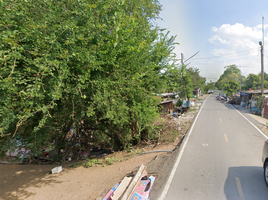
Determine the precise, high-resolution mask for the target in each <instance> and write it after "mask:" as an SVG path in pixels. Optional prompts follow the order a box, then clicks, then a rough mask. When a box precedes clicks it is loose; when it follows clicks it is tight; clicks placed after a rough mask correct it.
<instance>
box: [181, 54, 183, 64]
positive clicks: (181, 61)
mask: <svg viewBox="0 0 268 200" xmlns="http://www.w3.org/2000/svg"><path fill="white" fill-rule="evenodd" d="M181 65H183V53H181Z"/></svg>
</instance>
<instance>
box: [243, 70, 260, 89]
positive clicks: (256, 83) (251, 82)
mask: <svg viewBox="0 0 268 200" xmlns="http://www.w3.org/2000/svg"><path fill="white" fill-rule="evenodd" d="M245 87H246V89H249V88H251V89H252V90H256V89H259V88H260V87H261V77H260V76H258V75H256V74H249V75H248V76H247V78H246V81H245Z"/></svg>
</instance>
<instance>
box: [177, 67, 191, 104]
mask: <svg viewBox="0 0 268 200" xmlns="http://www.w3.org/2000/svg"><path fill="white" fill-rule="evenodd" d="M186 67H187V66H186V65H182V66H181V68H180V92H181V96H182V97H183V98H184V99H190V98H191V97H192V94H193V89H194V87H193V82H192V80H191V76H190V73H187V68H186Z"/></svg>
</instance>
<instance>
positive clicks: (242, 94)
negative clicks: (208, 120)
mask: <svg viewBox="0 0 268 200" xmlns="http://www.w3.org/2000/svg"><path fill="white" fill-rule="evenodd" d="M240 95H241V96H245V95H248V94H247V93H243V92H241V93H240Z"/></svg>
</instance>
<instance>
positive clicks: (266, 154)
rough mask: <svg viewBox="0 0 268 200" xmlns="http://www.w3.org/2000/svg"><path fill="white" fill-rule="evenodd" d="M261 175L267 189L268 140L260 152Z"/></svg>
mask: <svg viewBox="0 0 268 200" xmlns="http://www.w3.org/2000/svg"><path fill="white" fill-rule="evenodd" d="M262 163H263V175H264V181H265V184H266V186H267V187H268V140H266V141H265V142H264V146H263V151H262Z"/></svg>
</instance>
